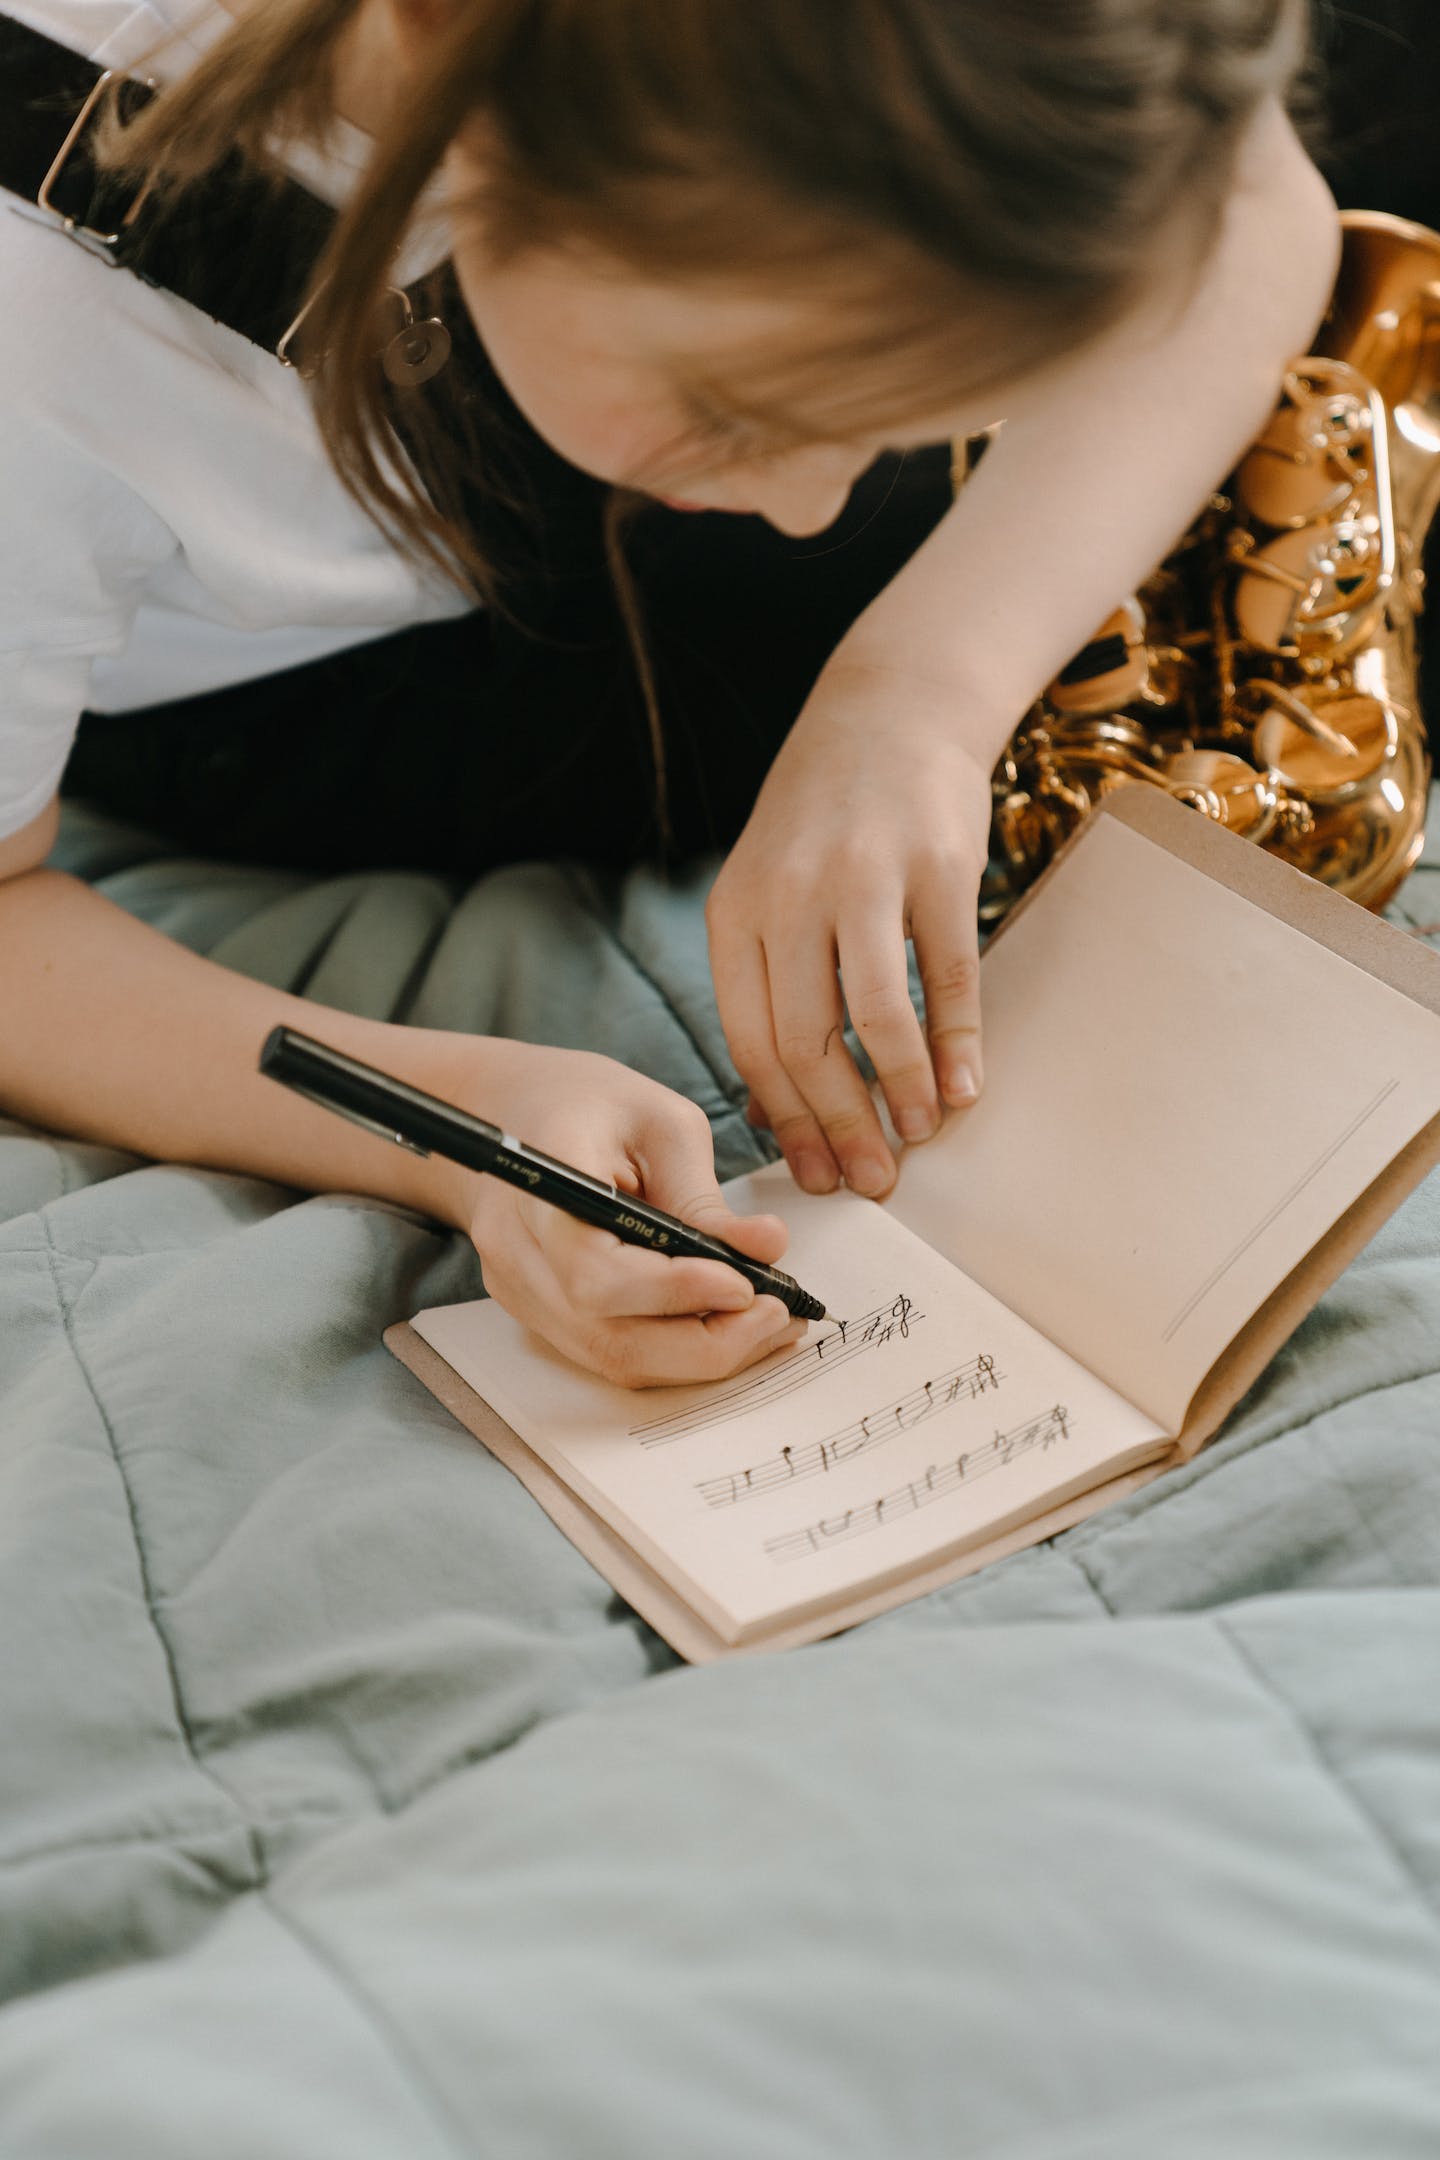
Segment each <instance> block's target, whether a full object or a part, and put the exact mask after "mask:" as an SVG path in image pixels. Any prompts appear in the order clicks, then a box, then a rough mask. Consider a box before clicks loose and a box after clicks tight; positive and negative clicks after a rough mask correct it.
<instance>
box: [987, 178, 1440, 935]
mask: <svg viewBox="0 0 1440 2160" xmlns="http://www.w3.org/2000/svg"><path fill="white" fill-rule="evenodd" d="M1342 223H1343V226H1344V247H1343V252H1342V257H1341V266H1340V273H1339V278H1338V281H1337V284H1336V289H1335V295H1334V299H1333V301H1332V303H1331V308H1330V312H1329V314H1328V315H1327V317H1326V319H1325V323H1324V326H1323V328H1322V331H1321V335H1320V341H1319V345H1320V349H1319V350H1318V351H1317V352H1315V353H1312V354H1311V355H1309V356H1308V357H1307V358H1305V359H1303V360H1297V361H1295V362H1294V363H1293V364H1292V365H1291V366H1290V367H1289V368H1288V369H1287V370H1286V372H1285V376H1284V380H1283V386H1282V394H1281V398H1280V403H1279V405H1278V407H1277V409H1276V411H1275V414H1274V416H1273V417H1272V419H1271V421H1270V423H1269V425H1268V426H1267V427H1266V429H1265V431H1264V433H1263V434H1262V435H1261V436H1260V438H1259V440H1258V441H1257V442H1256V443H1255V444H1254V445H1253V447H1252V448H1251V449H1250V451H1249V452H1248V453H1247V455H1246V456H1245V458H1244V459H1243V460H1242V461H1241V463H1240V465H1239V467H1238V468H1237V470H1236V471H1235V473H1234V474H1233V475H1232V476H1231V478H1230V480H1229V481H1228V482H1227V483H1226V485H1225V487H1224V489H1223V490H1222V492H1221V493H1219V494H1217V495H1215V496H1213V497H1212V498H1211V500H1210V501H1209V503H1207V505H1206V507H1205V509H1204V510H1203V511H1202V512H1201V514H1200V516H1199V517H1198V518H1197V519H1196V521H1195V523H1194V524H1193V525H1192V526H1191V527H1190V529H1189V531H1188V532H1187V533H1186V534H1185V536H1184V538H1183V539H1182V540H1181V542H1180V544H1179V546H1178V547H1177V548H1176V549H1175V550H1174V552H1173V553H1172V554H1171V555H1169V556H1167V557H1166V559H1165V561H1164V562H1163V563H1162V564H1161V565H1160V567H1159V569H1158V570H1157V571H1156V572H1155V573H1154V575H1153V576H1152V577H1151V578H1150V579H1149V580H1148V581H1147V583H1146V584H1145V585H1144V586H1143V587H1142V588H1141V590H1140V591H1139V592H1138V593H1137V594H1134V595H1133V596H1132V597H1130V598H1129V599H1127V600H1125V601H1124V602H1123V603H1122V604H1121V606H1119V607H1118V608H1117V609H1116V610H1115V612H1114V613H1113V614H1112V615H1111V616H1110V617H1109V618H1108V619H1107V620H1106V621H1105V622H1104V623H1103V624H1102V625H1101V626H1100V628H1099V630H1098V631H1097V632H1096V634H1095V636H1094V638H1093V639H1092V640H1091V642H1090V643H1089V644H1088V645H1087V646H1086V647H1085V648H1084V650H1083V651H1082V652H1081V653H1079V654H1077V656H1076V658H1075V659H1074V660H1073V661H1072V662H1071V664H1070V666H1069V667H1067V668H1066V669H1065V670H1064V672H1063V673H1062V674H1061V675H1060V676H1058V677H1057V679H1056V680H1055V681H1054V682H1053V683H1052V684H1051V685H1050V687H1049V688H1048V690H1046V691H1045V693H1044V695H1043V696H1042V697H1041V698H1040V700H1039V701H1038V703H1037V704H1036V705H1035V706H1034V707H1033V708H1032V710H1031V711H1030V713H1029V714H1028V715H1027V716H1026V718H1025V720H1024V721H1023V722H1022V724H1021V726H1020V727H1019V728H1018V729H1017V731H1016V733H1015V734H1014V735H1013V736H1012V737H1011V739H1010V742H1009V743H1008V744H1007V746H1006V749H1005V752H1004V755H1003V756H1002V757H1001V760H1000V762H999V764H998V766H997V767H996V769H995V773H994V777H993V780H992V783H991V785H992V793H993V798H994V801H993V824H992V831H991V864H990V869H989V871H988V873H987V876H986V879H985V883H984V886H983V888H982V892H981V909H980V912H981V920H982V922H983V923H986V924H990V925H993V924H995V923H997V922H998V921H999V920H1000V918H1001V917H1002V916H1003V915H1004V914H1005V912H1006V910H1007V909H1008V908H1009V907H1010V906H1011V904H1012V903H1013V902H1014V901H1015V900H1016V899H1017V898H1018V897H1019V895H1020V893H1021V892H1022V891H1023V890H1024V888H1025V887H1026V886H1027V885H1028V884H1030V883H1031V881H1032V880H1033V879H1034V878H1035V877H1036V876H1037V875H1038V874H1039V872H1040V871H1041V870H1042V869H1043V868H1044V866H1045V864H1046V863H1047V862H1048V861H1049V859H1050V857H1051V856H1052V855H1053V854H1054V852H1055V850H1056V848H1057V847H1058V846H1059V845H1060V843H1061V842H1062V841H1063V840H1064V839H1065V838H1066V837H1067V836H1068V834H1069V833H1070V832H1071V831H1073V829H1074V827H1075V826H1076V825H1077V824H1078V823H1079V822H1080V820H1081V819H1082V818H1083V817H1084V816H1085V815H1086V813H1087V812H1088V811H1089V810H1090V809H1091V808H1092V807H1093V806H1094V804H1095V803H1097V802H1099V801H1100V800H1101V799H1102V798H1103V797H1104V796H1106V795H1108V794H1110V793H1111V792H1112V791H1113V790H1114V789H1115V788H1119V787H1128V786H1133V785H1136V784H1141V785H1146V786H1150V787H1159V788H1163V789H1164V790H1165V791H1166V793H1167V794H1170V795H1172V796H1174V797H1176V798H1177V799H1178V800H1179V801H1181V802H1183V803H1187V804H1189V805H1190V806H1191V807H1192V808H1194V809H1196V810H1198V811H1199V812H1200V813H1201V814H1202V815H1203V816H1206V817H1210V818H1214V819H1215V820H1216V822H1217V823H1219V824H1221V825H1224V826H1226V827H1228V829H1229V830H1230V831H1232V832H1235V833H1238V834H1240V835H1242V836H1243V837H1245V838H1246V839H1249V840H1253V841H1254V842H1256V843H1257V845H1259V846H1261V847H1264V848H1267V849H1269V850H1270V851H1271V852H1272V853H1273V854H1276V855H1280V856H1282V857H1284V858H1285V860H1286V861H1288V862H1291V863H1293V864H1295V865H1296V866H1297V867H1298V868H1299V869H1301V870H1303V871H1305V872H1307V873H1308V875H1310V876H1311V877H1315V878H1318V879H1320V880H1321V881H1322V882H1323V883H1324V884H1327V885H1332V886H1335V887H1336V888H1337V889H1338V890H1339V891H1341V892H1343V893H1346V894H1348V895H1349V897H1350V898H1351V899H1353V900H1356V901H1359V902H1360V903H1361V904H1362V905H1363V906H1365V907H1370V908H1380V907H1383V906H1384V905H1385V903H1386V902H1387V901H1388V900H1389V899H1390V898H1391V896H1392V895H1393V894H1394V892H1395V891H1396V889H1397V887H1398V886H1399V885H1400V884H1401V882H1402V880H1403V879H1404V877H1405V876H1406V874H1407V872H1408V871H1409V870H1410V869H1411V868H1412V866H1413V865H1414V863H1415V861H1416V859H1417V857H1418V856H1419V854H1420V850H1421V848H1422V847H1423V845H1424V838H1425V834H1424V820H1425V808H1426V801H1427V797H1428V793H1429V783H1430V758H1429V753H1428V749H1427V745H1426V737H1425V728H1424V722H1423V719H1422V716H1421V712H1420V706H1419V701H1418V695H1417V651H1416V618H1417V616H1418V615H1419V613H1420V611H1421V608H1422V606H1423V602H1424V572H1423V569H1422V567H1421V552H1422V549H1423V546H1424V541H1425V535H1426V533H1427V531H1428V529H1429V526H1430V523H1431V520H1432V519H1433V517H1434V515H1435V512H1436V509H1437V507H1440V234H1436V233H1433V232H1430V231H1428V230H1427V229H1426V227H1424V226H1422V225H1415V224H1411V223H1409V222H1407V221H1406V220H1405V219H1402V218H1396V217H1390V216H1387V215H1385V214H1383V213H1380V212H1352V213H1347V215H1346V216H1345V217H1344V219H1343V220H1342ZM965 450H966V451H967V452H968V453H969V454H968V455H964V454H962V456H961V458H960V459H958V460H957V466H958V468H959V470H960V472H961V473H962V474H963V471H967V470H969V469H970V467H971V465H972V464H973V462H974V453H975V446H974V445H969V446H965Z"/></svg>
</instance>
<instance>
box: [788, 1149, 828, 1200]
mask: <svg viewBox="0 0 1440 2160" xmlns="http://www.w3.org/2000/svg"><path fill="white" fill-rule="evenodd" d="M790 1169H791V1172H792V1174H793V1176H794V1179H795V1182H796V1184H797V1185H798V1186H799V1187H800V1189H801V1191H802V1192H813V1193H825V1192H834V1190H835V1187H836V1186H837V1185H838V1184H839V1182H840V1180H839V1178H838V1177H837V1176H836V1174H835V1165H834V1164H833V1163H832V1162H831V1161H830V1159H829V1157H828V1156H825V1155H816V1154H814V1153H811V1152H807V1151H806V1150H805V1149H803V1148H802V1149H801V1151H800V1153H799V1154H798V1155H797V1156H795V1158H794V1160H793V1161H792V1162H791V1165H790Z"/></svg>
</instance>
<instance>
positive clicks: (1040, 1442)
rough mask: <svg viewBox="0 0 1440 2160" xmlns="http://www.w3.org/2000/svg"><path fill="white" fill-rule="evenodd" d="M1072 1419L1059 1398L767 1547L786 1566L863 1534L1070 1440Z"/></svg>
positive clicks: (773, 1540)
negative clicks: (974, 1444)
mask: <svg viewBox="0 0 1440 2160" xmlns="http://www.w3.org/2000/svg"><path fill="white" fill-rule="evenodd" d="M1073 1425H1074V1420H1073V1419H1072V1418H1071V1416H1070V1413H1069V1411H1068V1410H1067V1409H1066V1408H1065V1405H1064V1404H1063V1403H1056V1404H1054V1406H1053V1407H1052V1408H1051V1409H1049V1410H1045V1411H1042V1412H1041V1414H1040V1415H1039V1416H1038V1417H1034V1418H1029V1419H1027V1420H1026V1422H1025V1423H1024V1424H1022V1425H1012V1426H1011V1428H1010V1430H1009V1431H1008V1432H999V1431H997V1432H996V1434H995V1437H994V1439H993V1440H989V1441H987V1442H986V1443H985V1445H984V1446H983V1447H978V1448H967V1449H965V1450H964V1451H963V1452H962V1453H961V1454H958V1455H952V1456H950V1457H949V1458H948V1459H947V1460H946V1461H944V1462H938V1463H931V1464H930V1465H929V1466H928V1468H927V1469H925V1470H924V1471H923V1472H922V1473H921V1475H920V1476H919V1477H917V1478H912V1479H911V1480H910V1482H909V1483H908V1484H906V1485H897V1486H896V1487H895V1489H894V1490H893V1491H892V1492H887V1493H881V1494H880V1496H879V1498H878V1499H875V1500H870V1501H867V1502H866V1503H865V1504H864V1505H863V1506H861V1507H853V1508H847V1509H846V1511H845V1513H844V1514H843V1515H837V1516H831V1517H830V1518H829V1519H828V1520H826V1519H825V1518H822V1519H821V1520H820V1521H819V1522H814V1523H808V1524H806V1526H805V1527H804V1528H803V1529H801V1530H787V1531H784V1532H782V1533H781V1535H780V1536H778V1537H771V1538H766V1540H765V1550H766V1552H767V1553H768V1554H769V1555H770V1557H771V1559H772V1560H774V1561H776V1562H778V1563H779V1564H780V1565H782V1566H783V1565H785V1564H786V1563H788V1562H790V1561H794V1560H804V1559H807V1558H809V1557H810V1555H812V1554H813V1553H817V1552H822V1551H824V1549H825V1548H826V1547H827V1546H828V1545H833V1544H835V1543H836V1542H837V1540H840V1539H843V1538H852V1537H862V1536H864V1535H865V1534H866V1532H868V1531H871V1530H879V1529H882V1528H883V1527H884V1526H885V1524H886V1523H891V1522H896V1521H898V1520H900V1519H901V1518H902V1517H904V1516H906V1515H913V1514H915V1513H916V1512H917V1511H918V1510H919V1509H920V1508H923V1507H930V1506H931V1505H932V1504H933V1503H934V1502H935V1501H937V1500H942V1499H943V1498H944V1497H945V1495H946V1494H947V1493H953V1492H958V1491H959V1489H960V1487H961V1486H962V1485H966V1484H969V1483H970V1482H972V1481H973V1480H974V1479H975V1478H978V1477H985V1476H988V1474H989V1473H990V1472H991V1471H992V1470H998V1469H1001V1468H1002V1467H1003V1466H1004V1465H1005V1464H1006V1463H1009V1462H1013V1461H1014V1459H1015V1458H1016V1457H1017V1456H1019V1455H1024V1454H1027V1453H1029V1452H1030V1451H1031V1450H1032V1449H1035V1448H1041V1449H1046V1448H1052V1447H1054V1446H1055V1445H1056V1443H1057V1442H1058V1441H1061V1440H1068V1439H1069V1437H1070V1434H1071V1431H1072V1429H1073ZM716 1482H723V1481H716ZM711 1504H712V1505H719V1504H722V1503H719V1502H712V1503H711Z"/></svg>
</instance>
